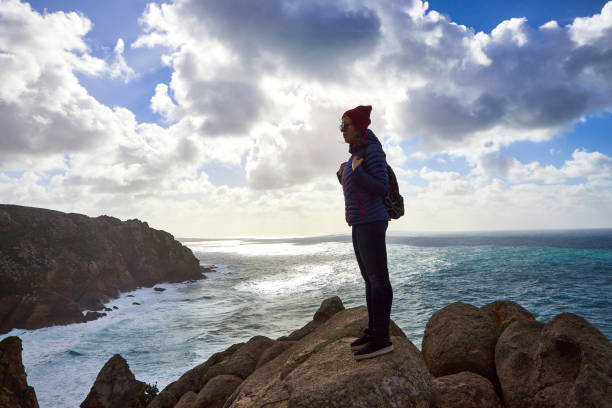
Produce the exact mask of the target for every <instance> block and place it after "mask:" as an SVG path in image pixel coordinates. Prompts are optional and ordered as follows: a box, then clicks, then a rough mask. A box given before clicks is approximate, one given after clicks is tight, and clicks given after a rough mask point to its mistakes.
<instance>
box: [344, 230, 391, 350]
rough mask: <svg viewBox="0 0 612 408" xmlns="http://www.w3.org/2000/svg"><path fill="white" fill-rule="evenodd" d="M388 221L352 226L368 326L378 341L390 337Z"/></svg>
mask: <svg viewBox="0 0 612 408" xmlns="http://www.w3.org/2000/svg"><path fill="white" fill-rule="evenodd" d="M388 225H389V222H388V221H375V222H369V223H366V224H357V225H353V248H354V249H355V257H357V263H358V264H359V270H360V271H361V276H363V280H364V281H365V289H366V304H367V306H368V328H369V329H370V331H371V332H372V333H373V335H374V338H375V339H376V340H378V341H385V340H389V320H390V319H391V303H392V301H393V289H392V288H391V282H389V270H388V269H387V247H386V245H385V233H386V232H387V226H388Z"/></svg>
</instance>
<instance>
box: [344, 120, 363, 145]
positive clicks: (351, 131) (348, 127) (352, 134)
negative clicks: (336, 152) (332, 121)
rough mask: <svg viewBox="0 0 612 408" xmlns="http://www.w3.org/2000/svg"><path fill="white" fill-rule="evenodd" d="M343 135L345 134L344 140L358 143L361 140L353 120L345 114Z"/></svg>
mask: <svg viewBox="0 0 612 408" xmlns="http://www.w3.org/2000/svg"><path fill="white" fill-rule="evenodd" d="M341 131H342V136H344V141H345V142H346V143H356V142H358V141H359V139H360V137H359V134H358V133H357V130H356V129H355V127H354V126H353V121H352V119H351V118H349V117H348V116H344V117H343V118H342V126H341Z"/></svg>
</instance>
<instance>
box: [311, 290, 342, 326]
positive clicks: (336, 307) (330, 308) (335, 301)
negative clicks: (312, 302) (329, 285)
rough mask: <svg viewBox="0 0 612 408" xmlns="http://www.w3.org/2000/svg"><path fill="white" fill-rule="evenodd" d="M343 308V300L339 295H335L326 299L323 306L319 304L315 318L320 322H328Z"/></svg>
mask: <svg viewBox="0 0 612 408" xmlns="http://www.w3.org/2000/svg"><path fill="white" fill-rule="evenodd" d="M343 310H344V305H343V304H342V300H340V298H339V297H338V296H333V297H330V298H327V299H325V300H324V301H323V302H322V303H321V306H319V310H317V311H316V312H315V314H314V317H313V320H316V321H319V322H326V321H327V319H329V318H330V317H332V316H333V315H335V314H336V313H338V312H341V311H343Z"/></svg>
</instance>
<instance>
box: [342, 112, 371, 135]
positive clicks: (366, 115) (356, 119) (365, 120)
mask: <svg viewBox="0 0 612 408" xmlns="http://www.w3.org/2000/svg"><path fill="white" fill-rule="evenodd" d="M370 112H372V106H371V105H365V106H364V105H359V106H358V107H356V108H353V109H349V110H347V111H346V112H344V114H343V115H342V117H345V116H348V117H349V118H351V120H352V121H353V126H354V127H355V129H356V130H357V132H358V133H359V134H364V133H365V132H366V130H367V129H368V125H369V124H370V123H372V121H371V120H370Z"/></svg>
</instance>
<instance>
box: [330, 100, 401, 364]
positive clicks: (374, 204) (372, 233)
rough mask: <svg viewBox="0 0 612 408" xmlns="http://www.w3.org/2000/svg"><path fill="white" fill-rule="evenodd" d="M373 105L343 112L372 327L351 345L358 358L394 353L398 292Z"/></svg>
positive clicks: (349, 218) (348, 200)
mask: <svg viewBox="0 0 612 408" xmlns="http://www.w3.org/2000/svg"><path fill="white" fill-rule="evenodd" d="M371 111H372V107H371V106H357V107H356V108H354V109H351V110H348V111H346V112H345V113H344V114H343V115H342V123H341V124H340V131H341V132H342V135H343V136H344V141H345V142H346V143H348V144H349V152H350V153H351V157H350V158H349V160H348V162H346V163H342V164H341V165H340V170H338V173H337V175H338V180H340V183H342V189H343V191H344V204H345V217H346V222H347V223H348V225H349V226H351V227H352V230H353V232H352V235H353V248H354V249H355V257H356V258H357V263H358V264H359V270H360V271H361V275H362V276H363V279H364V281H365V289H366V290H365V292H366V304H367V307H368V327H367V328H366V329H365V330H364V335H363V336H362V337H361V338H359V339H357V340H355V341H354V342H353V343H351V349H352V350H353V351H354V352H355V353H354V356H355V359H356V360H362V359H366V358H371V357H376V356H380V355H382V354H386V353H390V352H391V351H392V350H393V344H392V343H391V339H390V337H389V321H390V316H391V302H392V300H393V290H392V288H391V283H390V282H389V270H388V269H387V248H386V244H385V234H386V232H387V226H388V224H389V213H388V212H387V209H386V207H385V205H384V203H383V195H384V194H385V193H386V192H387V190H388V189H389V177H388V172H387V162H386V159H385V152H384V151H383V149H382V145H381V144H380V142H379V141H378V139H377V138H376V136H375V135H374V132H372V131H371V130H369V129H368V125H369V124H370V123H371V121H370V112H371Z"/></svg>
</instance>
